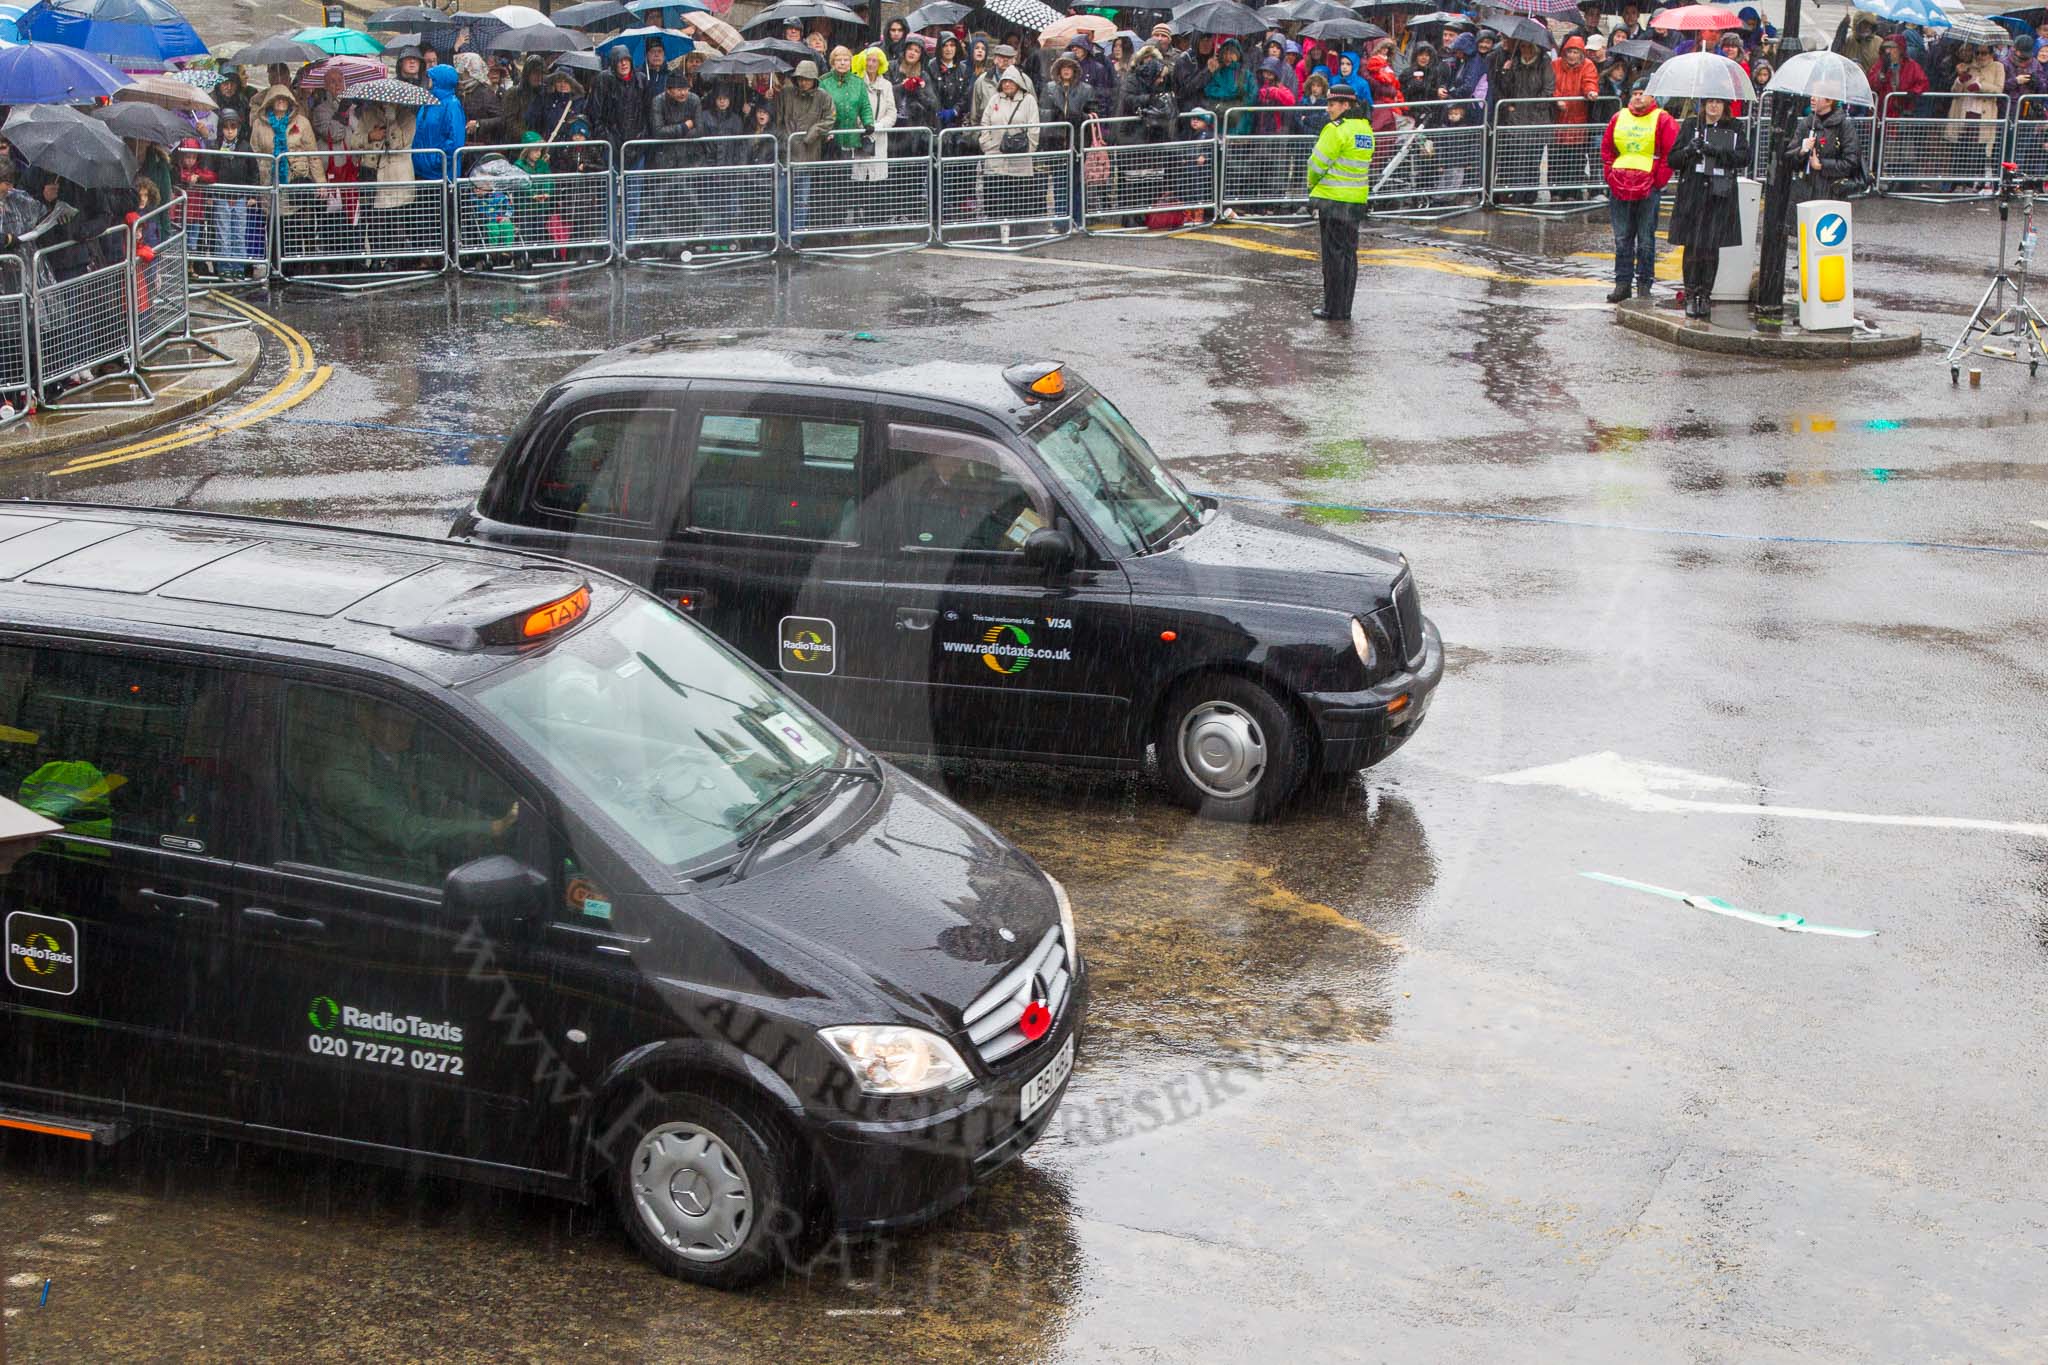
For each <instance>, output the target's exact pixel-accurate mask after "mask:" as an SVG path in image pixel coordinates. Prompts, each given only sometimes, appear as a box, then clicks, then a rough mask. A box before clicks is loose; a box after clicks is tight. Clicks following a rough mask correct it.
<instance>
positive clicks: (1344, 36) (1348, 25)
mask: <svg viewBox="0 0 2048 1365" xmlns="http://www.w3.org/2000/svg"><path fill="white" fill-rule="evenodd" d="M1301 36H1302V37H1304V38H1313V39H1315V40H1316V41H1317V42H1319V43H1327V42H1333V41H1334V42H1340V43H1341V42H1347V41H1351V42H1364V41H1367V40H1377V39H1380V38H1384V37H1386V36H1387V31H1386V30H1385V29H1383V28H1381V27H1380V26H1379V25H1378V24H1368V23H1367V22H1365V20H1363V19H1318V20H1316V21H1315V22H1314V23H1313V24H1309V25H1306V26H1305V27H1303V29H1302V30H1301Z"/></svg>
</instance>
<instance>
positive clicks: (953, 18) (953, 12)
mask: <svg viewBox="0 0 2048 1365" xmlns="http://www.w3.org/2000/svg"><path fill="white" fill-rule="evenodd" d="M972 13H974V6H972V5H958V4H955V3H953V0H932V3H931V4H928V5H919V6H918V7H917V8H916V9H914V10H912V11H911V12H910V13H909V14H908V15H907V16H905V18H904V20H903V22H904V24H905V26H907V27H908V28H909V29H910V31H911V32H912V33H915V32H917V31H918V30H919V29H924V28H950V27H952V26H953V25H954V24H957V23H959V22H960V21H961V20H962V19H965V18H966V17H967V16H968V15H970V14H972Z"/></svg>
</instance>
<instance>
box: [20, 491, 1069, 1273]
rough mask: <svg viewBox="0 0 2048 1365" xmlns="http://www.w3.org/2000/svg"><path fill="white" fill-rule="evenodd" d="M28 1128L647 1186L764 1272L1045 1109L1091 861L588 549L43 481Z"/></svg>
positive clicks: (640, 1237) (976, 1167) (23, 727)
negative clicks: (491, 543) (992, 819)
mask: <svg viewBox="0 0 2048 1365" xmlns="http://www.w3.org/2000/svg"><path fill="white" fill-rule="evenodd" d="M0 792H4V794H5V795H6V796H7V797H8V798H9V799H10V800H12V801H15V802H18V803H19V804H20V805H22V806H24V807H26V808H28V809H29V810H31V811H34V812H36V813H37V814H39V815H41V816H44V817H46V818H47V819H49V820H51V821H55V822H56V823H57V824H58V825H59V826H60V827H61V828H60V829H59V830H58V831H57V832H56V833H54V834H51V835H49V836H48V837H47V838H46V840H45V841H44V843H43V844H42V845H41V846H40V848H39V849H38V850H37V851H36V852H34V853H32V854H30V855H29V856H27V857H25V858H24V859H22V861H21V862H20V863H19V864H18V865H16V866H15V868H14V869H13V871H12V872H11V873H9V874H8V875H7V876H5V877H0V916H4V920H5V937H6V948H5V951H6V968H5V978H4V981H0V1127H8V1128H15V1129H27V1130H30V1131H35V1132H41V1133H46V1134H55V1135H59V1136H66V1137H73V1138H79V1139H83V1140H88V1141H92V1140H97V1141H113V1140H118V1139H119V1138H120V1137H121V1136H123V1135H124V1134H125V1133H126V1132H128V1131H130V1130H131V1129H132V1128H134V1127H135V1126H137V1125H147V1124H162V1125H172V1126H178V1127H185V1128H194V1129H200V1130H204V1131H208V1132H213V1133H219V1134H225V1135H227V1136H230V1137H234V1138H241V1139H248V1140H254V1141H260V1142H268V1143H275V1144H279V1145H284V1146H289V1147H294V1148H299V1149H303V1150H306V1151H310V1152H314V1153H317V1154H321V1155H323V1156H332V1157H339V1158H344V1159H350V1158H354V1159H363V1160H369V1161H377V1162H386V1163H392V1164H398V1165H403V1166H406V1167H410V1168H415V1169H421V1170H427V1171H436V1172H442V1173H446V1174H451V1175H455V1176H461V1177H468V1178H473V1179H477V1180H483V1181H489V1182H493V1183H499V1184H504V1185H511V1186H515V1187H522V1188H529V1189H534V1190H539V1191H544V1192H549V1193H554V1194H559V1195H565V1196H569V1197H574V1198H585V1197H591V1196H595V1195H600V1194H604V1193H608V1194H609V1196H610V1198H611V1199H612V1200H614V1201H615V1202H616V1205H617V1208H618V1212H619V1215H620V1217H621V1219H622V1221H623V1223H624V1225H625V1227H626V1229H627V1230H628V1233H629V1235H630V1236H631V1238H632V1240H633V1241H634V1243H635V1244H636V1245H637V1246H638V1247H639V1248H640V1250H641V1251H643V1252H644V1253H645V1254H646V1255H647V1256H648V1257H649V1258H650V1259H651V1260H653V1261H654V1262H655V1263H656V1264H657V1265H659V1266H660V1267H661V1268H662V1269H663V1270H666V1271H667V1272H669V1273H670V1274H673V1275H676V1276H679V1277H682V1278H685V1279H690V1280H696V1281H699V1282H703V1283H709V1284H718V1285H736V1284H740V1283H744V1282H746V1281H747V1280H749V1279H751V1278H753V1277H755V1276H758V1275H759V1274H761V1273H763V1272H764V1271H765V1270H767V1269H768V1268H770V1267H771V1266H772V1265H773V1264H774V1263H775V1261H776V1259H777V1258H778V1256H782V1255H786V1254H788V1253H789V1252H790V1251H791V1250H792V1249H793V1248H795V1247H796V1246H798V1245H802V1244H805V1241H806V1239H807V1238H814V1237H815V1236H816V1235H817V1234H819V1233H820V1232H822V1231H824V1230H828V1229H830V1228H833V1227H837V1228H842V1229H852V1230H873V1229H880V1228H889V1227H899V1226H905V1225H909V1224H912V1223H915V1222H918V1221H920V1220H923V1219H927V1218H930V1217H932V1216H933V1215H935V1214H936V1213H938V1212H939V1211H941V1210H943V1209H945V1208H947V1207H950V1206H951V1205H953V1204H955V1203H958V1202H959V1201H960V1200H962V1199H963V1198H965V1197H966V1196H967V1194H968V1193H969V1191H970V1190H971V1189H972V1188H973V1186H974V1185H975V1184H976V1183H977V1182H979V1181H981V1180H983V1179H984V1178H986V1177H987V1176H989V1175H990V1174H991V1173H993V1172H994V1171H996V1170H997V1169H998V1168H1000V1167H1002V1166H1003V1165H1004V1164H1005V1163H1007V1162H1009V1161H1010V1160H1012V1159H1013V1158H1015V1157H1016V1156H1017V1155H1018V1154H1019V1153H1020V1152H1022V1151H1023V1150H1024V1149H1025V1148H1027V1147H1028V1146H1030V1145H1031V1143H1032V1142H1033V1141H1034V1140H1035V1139H1036V1138H1037V1137H1038V1136H1039V1135H1040V1133H1041V1132H1042V1131H1043V1130H1044V1128H1045V1127H1046V1125H1047V1123H1048V1121H1049V1120H1050V1118H1051V1116H1052V1114H1053V1112H1054V1110H1055V1108H1056V1106H1057V1105H1058V1104H1059V1102H1060V1099H1061V1096H1062V1095H1063V1093H1064V1091H1065V1087H1066V1083H1067V1079H1068V1076H1069V1073H1070V1072H1071V1070H1072V1067H1073V1064H1074V1049H1075V1043H1076V1039H1077V1037H1078V1035H1079V1031H1080V1028H1081V1024H1082V1019H1083V1015H1084V1012H1085V1010H1086V1006H1087V979H1086V975H1085V973H1084V971H1083V968H1082V964H1081V959H1080V956H1079V954H1078V947H1077V943H1076V939H1075V934H1074V922H1073V913H1072V910H1071V907H1070V906H1069V905H1068V902H1067V898H1066V893H1065V892H1064V890H1063V889H1062V888H1061V887H1060V885H1059V884H1058V883H1057V882H1056V881H1054V880H1053V879H1052V878H1050V877H1048V876H1047V875H1045V874H1044V873H1043V872H1041V871H1040V870H1039V869H1038V868H1037V866H1036V865H1034V864H1033V863H1032V861H1031V860H1030V858H1028V857H1027V856H1025V855H1024V854H1023V853H1021V852H1019V851H1018V850H1017V849H1015V848H1013V847H1011V846H1010V845H1009V844H1008V843H1006V842H1005V841H1004V840H1003V839H1001V838H1000V837H998V836H997V835H995V834H994V833H993V832H991V831H990V830H989V829H988V828H987V827H985V826H984V825H982V824H981V823H980V822H979V821H977V820H975V819H974V818H973V817H972V816H970V815H968V814H967V813H965V812H964V811H962V810H960V809H959V808H957V807H956V806H954V805H953V804H952V803H951V802H949V801H947V800H946V799H945V798H944V797H941V796H939V795H937V794H935V793H934V792H932V791H931V790H929V789H928V788H926V787H924V786H922V785H920V784H919V783H917V782H916V781H914V780H912V779H911V778H909V777H907V776H905V775H904V774H902V773H900V772H898V771H896V770H895V769H893V768H892V767H890V766H889V765H887V764H885V763H882V762H880V761H878V760H876V759H875V758H874V757H872V756H871V755H870V754H869V753H867V752H866V751H865V750H864V749H862V748H861V747H860V746H859V745H858V744H857V743H855V742H854V741H852V740H851V739H849V738H848V737H847V736H846V735H845V734H843V733H842V732H841V731H840V730H838V729H837V728H836V727H835V726H834V725H833V724H832V723H831V722H829V721H828V720H826V719H824V718H823V717H821V716H819V715H818V714H817V713H816V712H815V711H814V710H813V709H812V708H811V707H810V706H808V705H807V704H806V703H805V702H803V701H802V700H801V699H799V698H798V697H796V696H794V695H792V694H791V693H790V692H789V691H788V690H786V689H785V688H784V687H783V686H782V685H781V684H780V683H778V682H777V681H776V680H775V679H773V678H772V677H770V676H767V675H765V674H763V673H762V672H761V671H760V670H758V669H756V668H755V667H753V666H752V665H751V664H749V663H747V662H745V661H744V660H743V659H741V658H739V657H738V656H737V655H735V654H734V653H733V652H732V651H731V650H730V649H729V648H728V647H727V646H725V645H724V644H722V643H721V642H720V641H718V640H717V639H716V638H714V637H713V636H712V635H711V633H710V632H708V631H706V630H704V629H702V628H701V627H700V626H698V625H697V624H695V623H694V622H692V621H690V620H688V619H687V618H685V617H684V616H683V615H682V614H681V613H679V612H678V611H677V610H676V609H675V608H674V607H672V606H669V605H666V604H663V603H661V602H658V601H656V600H654V599H652V598H650V597H648V596H647V595H646V594H644V593H642V592H640V591H639V590H637V589H635V588H633V587H632V586H630V585H628V584H626V583H623V582H620V581H619V580H617V579H615V578H612V577H609V576H607V575H605V574H603V573H599V572H595V571H592V570H590V569H587V568H583V567H579V566H575V565H571V564H567V563H564V562H562V561H559V560H548V559H544V558H541V557H538V556H533V555H521V554H514V553H509V552H506V551H502V550H492V549H485V548H481V547H471V546H460V545H452V544H449V543H448V542H446V541H441V540H419V539H414V538H410V537H403V536H393V535H381V534H375V533H370V532H362V531H348V530H340V529H335V528H330V527H319V526H299V525H291V524H286V523H282V522H275V521H264V520H258V519H253V518H240V517H226V516H210V515H199V514H193V513H184V512H168V511H155V510H134V509H118V508H109V507H91V506H78V505H54V504H35V503H9V504H0Z"/></svg>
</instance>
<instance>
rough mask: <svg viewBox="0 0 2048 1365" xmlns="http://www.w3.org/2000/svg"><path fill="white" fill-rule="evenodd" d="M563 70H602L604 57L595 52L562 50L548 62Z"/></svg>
mask: <svg viewBox="0 0 2048 1365" xmlns="http://www.w3.org/2000/svg"><path fill="white" fill-rule="evenodd" d="M548 65H549V66H550V67H559V68H561V69H563V70H565V71H602V70H604V59H603V58H601V57H599V56H598V55H597V54H596V53H595V52H564V53H562V54H560V55H559V56H557V57H555V58H554V59H553V60H552V61H550V62H549V63H548Z"/></svg>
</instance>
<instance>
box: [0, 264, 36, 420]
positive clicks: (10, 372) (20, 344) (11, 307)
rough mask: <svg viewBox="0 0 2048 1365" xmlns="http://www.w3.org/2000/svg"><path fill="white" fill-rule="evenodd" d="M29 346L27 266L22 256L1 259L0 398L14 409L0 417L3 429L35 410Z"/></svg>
mask: <svg viewBox="0 0 2048 1365" xmlns="http://www.w3.org/2000/svg"><path fill="white" fill-rule="evenodd" d="M29 344H30V343H29V290H28V265H27V262H25V261H23V260H22V258H21V257H19V256H0V399H4V400H5V401H6V403H7V404H8V406H10V407H12V408H13V409H14V415H13V416H11V417H6V418H0V426H11V425H13V424H14V423H15V422H19V421H20V420H21V419H22V418H24V417H26V416H28V415H29V413H30V412H31V411H33V410H34V409H33V405H32V404H31V403H30V401H29V397H30V395H29V391H30V390H31V389H32V388H33V387H34V386H35V376H34V373H33V371H32V370H31V369H30V368H29V353H30V352H29Z"/></svg>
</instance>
